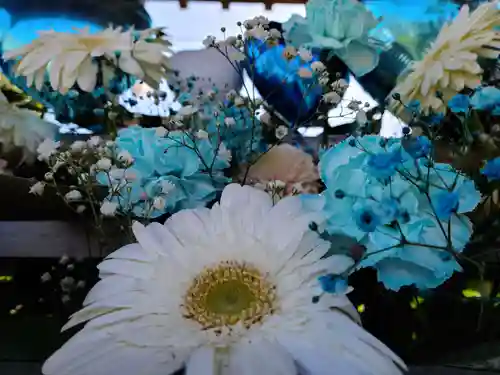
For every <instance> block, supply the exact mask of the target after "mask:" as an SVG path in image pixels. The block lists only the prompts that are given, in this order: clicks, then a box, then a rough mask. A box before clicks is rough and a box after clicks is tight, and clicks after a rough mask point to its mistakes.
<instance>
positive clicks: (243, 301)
mask: <svg viewBox="0 0 500 375" xmlns="http://www.w3.org/2000/svg"><path fill="white" fill-rule="evenodd" d="M276 305H277V296H276V287H275V285H274V284H273V283H271V282H270V281H269V279H268V277H267V276H266V274H265V273H263V272H261V271H260V270H258V269H257V268H255V267H254V266H252V265H249V264H246V263H242V262H236V261H227V262H221V263H219V264H218V265H217V266H215V267H211V268H207V269H205V270H203V272H201V273H200V274H198V275H197V276H196V277H195V278H194V280H193V282H192V284H191V286H190V287H189V289H188V290H187V293H186V295H185V297H184V304H183V305H182V306H181V307H182V309H183V315H184V317H185V318H186V319H190V320H194V321H196V322H198V323H199V324H200V325H201V327H202V329H212V328H220V327H224V326H231V325H235V324H237V323H241V324H243V326H245V327H247V328H249V327H250V326H251V325H253V324H257V323H259V322H261V321H262V320H263V319H264V318H265V317H266V316H268V315H272V314H273V313H274V312H275V311H276Z"/></svg>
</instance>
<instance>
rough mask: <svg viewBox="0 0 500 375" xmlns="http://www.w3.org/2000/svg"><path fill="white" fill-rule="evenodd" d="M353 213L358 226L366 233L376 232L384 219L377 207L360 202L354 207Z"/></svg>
mask: <svg viewBox="0 0 500 375" xmlns="http://www.w3.org/2000/svg"><path fill="white" fill-rule="evenodd" d="M353 215H354V221H355V223H356V225H357V226H358V228H359V229H361V230H362V231H363V232H366V233H370V232H375V231H376V230H377V228H378V226H379V225H381V224H382V220H383V219H382V217H381V216H380V215H379V213H378V212H377V210H376V209H375V207H373V206H372V205H370V204H361V203H360V202H358V204H356V205H355V206H354V207H353Z"/></svg>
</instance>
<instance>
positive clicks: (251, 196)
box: [220, 184, 273, 222]
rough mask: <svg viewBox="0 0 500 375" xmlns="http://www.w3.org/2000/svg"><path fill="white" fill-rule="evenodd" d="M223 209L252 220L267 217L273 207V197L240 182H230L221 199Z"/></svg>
mask: <svg viewBox="0 0 500 375" xmlns="http://www.w3.org/2000/svg"><path fill="white" fill-rule="evenodd" d="M220 206H221V208H222V209H224V210H227V211H229V212H230V213H234V214H236V213H237V214H238V216H240V217H242V219H243V218H247V219H248V220H249V221H250V222H252V221H253V220H258V219H259V218H263V217H265V215H266V213H267V212H268V211H269V210H270V209H271V208H272V206H273V204H272V199H271V197H270V196H269V194H267V193H266V192H264V191H262V190H259V189H256V188H253V187H250V186H241V185H239V184H230V185H228V186H227V187H226V188H225V189H224V191H223V192H222V197H221V200H220Z"/></svg>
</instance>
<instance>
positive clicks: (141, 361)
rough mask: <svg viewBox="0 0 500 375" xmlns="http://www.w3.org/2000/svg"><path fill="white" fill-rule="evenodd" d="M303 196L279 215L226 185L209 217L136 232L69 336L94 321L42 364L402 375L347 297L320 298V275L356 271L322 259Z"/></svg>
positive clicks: (206, 212) (178, 217) (93, 369)
mask: <svg viewBox="0 0 500 375" xmlns="http://www.w3.org/2000/svg"><path fill="white" fill-rule="evenodd" d="M319 219H320V218H319V215H318V214H315V213H305V212H303V211H302V204H301V200H300V198H298V197H288V198H285V199H283V200H281V201H280V202H279V203H278V204H276V205H275V206H273V204H272V202H271V198H270V197H269V196H268V195H267V194H266V193H265V192H262V191H260V190H258V189H254V188H251V187H249V186H244V187H241V186H239V185H236V184H232V185H229V186H227V187H226V188H225V190H224V191H223V194H222V198H221V201H220V204H216V205H215V206H214V207H213V208H212V209H208V208H198V209H192V210H183V211H181V212H179V213H177V214H175V215H173V216H172V217H171V218H170V219H169V220H167V222H166V223H165V224H164V225H161V224H158V223H153V224H150V225H149V226H147V227H144V226H142V225H140V224H138V223H136V224H134V226H133V230H134V233H135V235H136V237H137V240H138V243H136V244H132V245H128V246H125V247H123V248H121V249H119V250H118V251H116V252H114V253H112V254H111V255H110V256H108V258H106V259H105V260H104V262H103V263H102V264H101V265H100V266H99V270H100V276H101V278H102V280H101V281H100V282H99V283H97V285H96V286H95V287H94V288H93V289H92V291H90V293H89V295H88V296H87V298H86V300H85V302H84V304H85V307H84V308H83V310H81V311H79V312H77V313H75V314H74V315H73V316H72V318H71V320H70V321H69V323H68V324H67V325H66V326H65V327H64V329H67V328H69V327H73V326H75V325H77V324H80V323H82V322H85V321H88V323H87V324H86V325H85V327H84V328H83V329H82V330H81V331H80V332H79V333H77V334H76V335H75V336H74V337H73V338H71V339H70V340H69V341H68V342H67V343H66V344H65V345H64V346H63V347H62V348H61V349H60V350H59V351H57V352H56V353H55V354H54V355H53V356H52V357H50V358H49V359H48V360H47V362H46V363H45V365H44V366H43V373H44V374H46V375H52V374H54V375H110V374H120V375H138V374H140V375H166V374H171V373H173V372H175V371H177V370H179V369H180V368H183V367H185V368H186V372H185V373H186V374H187V375H200V374H203V375H218V374H224V375H256V374H260V375H297V374H311V375H320V374H321V375H323V374H333V373H335V374H345V375H347V374H349V375H371V374H373V375H375V374H376V375H382V374H383V375H393V374H400V373H401V370H400V368H404V364H403V363H402V361H401V360H400V359H399V358H398V357H397V356H396V355H395V354H393V353H392V352H391V351H390V350H389V349H388V348H387V347H386V346H384V345H383V344H382V343H381V342H379V341H378V340H377V339H375V338H374V337H373V336H371V335H370V334H369V333H367V332H366V331H365V330H363V328H362V327H361V326H360V325H358V323H357V321H355V320H356V318H357V315H356V311H355V310H354V308H353V306H352V305H351V304H350V302H349V301H348V299H347V298H346V297H345V296H344V295H328V296H324V297H323V298H321V299H320V300H319V302H317V303H313V302H312V300H313V296H314V295H317V292H318V291H317V288H318V281H317V276H318V275H320V274H322V273H323V272H326V271H329V272H334V273H340V272H342V271H345V270H346V268H347V267H349V266H350V265H351V260H350V259H349V258H347V257H344V256H332V257H329V258H327V259H322V258H321V257H322V255H324V254H325V252H326V251H327V250H328V248H329V244H328V243H327V242H325V241H323V240H321V239H320V238H319V236H318V234H317V233H316V232H313V231H311V230H310V229H309V225H310V223H311V221H314V220H319Z"/></svg>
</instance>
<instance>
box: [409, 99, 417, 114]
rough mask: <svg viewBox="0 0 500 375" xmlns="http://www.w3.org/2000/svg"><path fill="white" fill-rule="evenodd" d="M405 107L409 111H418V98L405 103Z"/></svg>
mask: <svg viewBox="0 0 500 375" xmlns="http://www.w3.org/2000/svg"><path fill="white" fill-rule="evenodd" d="M406 109H407V110H408V111H410V112H419V111H420V102H419V101H418V100H413V101H411V102H410V103H408V104H407V107H406Z"/></svg>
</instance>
